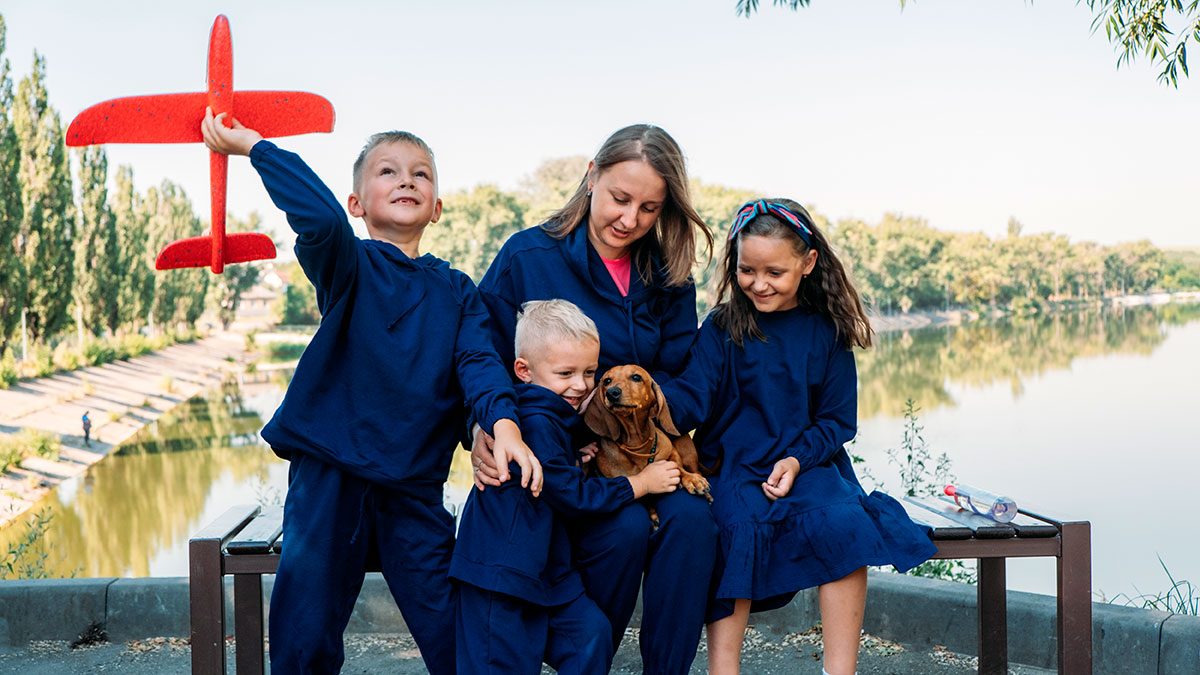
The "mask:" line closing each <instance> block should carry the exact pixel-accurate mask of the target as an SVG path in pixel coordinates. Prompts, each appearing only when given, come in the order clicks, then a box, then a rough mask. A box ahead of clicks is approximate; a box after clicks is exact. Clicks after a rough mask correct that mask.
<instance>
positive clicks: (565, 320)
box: [514, 300, 600, 359]
mask: <svg viewBox="0 0 1200 675" xmlns="http://www.w3.org/2000/svg"><path fill="white" fill-rule="evenodd" d="M565 340H572V341H574V342H577V343H579V342H596V343H599V342H600V331H598V330H596V322H594V321H592V320H591V319H590V318H588V315H587V314H584V313H583V311H582V310H580V309H579V307H577V306H575V304H574V303H571V302H568V301H566V300H530V301H529V302H526V303H524V304H522V305H521V311H520V312H518V313H517V329H516V337H515V339H514V342H515V343H516V344H515V347H516V355H517V356H519V357H521V358H526V359H528V358H530V356H531V352H540V351H542V350H544V349H545V348H546V346H547V345H548V344H550V343H551V342H560V341H565ZM535 358H536V356H535Z"/></svg>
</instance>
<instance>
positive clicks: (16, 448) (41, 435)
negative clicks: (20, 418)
mask: <svg viewBox="0 0 1200 675" xmlns="http://www.w3.org/2000/svg"><path fill="white" fill-rule="evenodd" d="M61 449H62V440H61V439H60V438H59V437H58V435H57V434H52V433H50V432H48V431H41V430H39V429H22V430H21V431H18V432H17V433H15V434H13V435H12V436H8V437H7V438H0V471H8V469H9V468H10V467H13V466H16V465H18V464H20V463H21V460H23V459H25V458H26V457H28V456H30V455H36V456H38V457H43V458H45V459H52V460H56V459H58V452H59V450H61Z"/></svg>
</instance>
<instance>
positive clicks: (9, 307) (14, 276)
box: [0, 16, 26, 386]
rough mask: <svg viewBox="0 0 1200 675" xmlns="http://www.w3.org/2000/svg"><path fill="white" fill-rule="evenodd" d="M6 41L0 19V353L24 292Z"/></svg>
mask: <svg viewBox="0 0 1200 675" xmlns="http://www.w3.org/2000/svg"><path fill="white" fill-rule="evenodd" d="M5 39H6V29H5V24H4V17H3V16H0V352H2V351H4V348H5V347H6V346H7V344H8V336H9V335H11V334H12V333H13V330H14V329H15V328H16V326H17V325H18V324H19V323H20V321H21V310H22V309H23V308H24V306H25V303H24V298H25V289H26V270H25V265H24V261H23V259H22V254H23V248H22V246H21V245H20V233H21V226H22V223H23V222H24V213H25V210H24V205H23V204H22V202H21V186H20V182H19V176H18V162H19V160H20V149H19V145H18V143H17V134H16V130H15V128H14V127H13V125H12V124H11V122H10V116H11V115H10V112H11V110H12V104H13V88H12V78H11V76H10V75H9V65H8V59H7V58H4V48H5ZM2 382H3V380H2V379H0V383H2ZM4 386H8V385H4Z"/></svg>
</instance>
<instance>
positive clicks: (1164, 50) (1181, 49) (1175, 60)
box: [737, 0, 1200, 88]
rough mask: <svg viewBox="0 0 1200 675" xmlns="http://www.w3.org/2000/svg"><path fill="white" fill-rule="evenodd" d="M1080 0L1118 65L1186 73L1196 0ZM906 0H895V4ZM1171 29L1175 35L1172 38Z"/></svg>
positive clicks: (1167, 78)
mask: <svg viewBox="0 0 1200 675" xmlns="http://www.w3.org/2000/svg"><path fill="white" fill-rule="evenodd" d="M810 1H811V0H774V3H773V4H775V5H776V6H783V7H787V8H789V9H792V10H795V9H798V8H800V7H808V5H809V2H810ZM1080 1H1081V0H1076V2H1080ZM1082 1H1083V2H1086V3H1087V6H1088V9H1090V10H1092V32H1093V33H1095V32H1097V31H1099V30H1100V29H1101V28H1103V29H1104V34H1105V36H1106V37H1107V38H1108V41H1109V42H1110V43H1112V44H1113V45H1115V46H1116V47H1117V51H1118V55H1117V67H1118V68H1119V67H1121V66H1122V65H1124V64H1126V63H1132V62H1133V61H1135V60H1136V59H1137V57H1139V56H1146V57H1148V58H1149V59H1150V60H1151V61H1152V62H1154V63H1158V64H1160V65H1161V66H1162V72H1160V73H1159V74H1158V81H1159V82H1162V83H1164V84H1170V85H1171V86H1173V87H1175V88H1178V87H1179V74H1180V73H1183V76H1184V77H1187V75H1188V67H1187V44H1188V42H1189V41H1192V40H1194V41H1196V42H1200V0H1082ZM905 3H906V0H900V9H904V5H905ZM756 11H758V0H737V13H738V14H740V15H742V16H745V17H746V18H749V17H750V15H751V14H753V13H754V12H756ZM1171 26H1175V28H1174V29H1173V30H1172V28H1171ZM1176 35H1178V36H1180V37H1179V38H1178V39H1174V36H1176Z"/></svg>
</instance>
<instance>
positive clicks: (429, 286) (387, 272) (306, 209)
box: [250, 141, 517, 500]
mask: <svg viewBox="0 0 1200 675" xmlns="http://www.w3.org/2000/svg"><path fill="white" fill-rule="evenodd" d="M250 161H251V163H252V165H253V166H254V168H255V169H256V170H257V171H258V173H259V176H260V177H261V178H262V181H263V185H264V186H265V187H266V189H267V192H268V193H269V194H270V196H271V200H272V201H274V202H275V205H276V206H278V207H279V208H280V209H281V210H282V211H284V212H285V213H286V214H287V219H288V223H289V224H290V225H291V227H292V229H293V230H295V231H296V257H297V258H298V259H299V261H300V265H301V267H303V268H304V273H305V275H307V276H308V279H309V280H310V281H311V282H312V283H313V286H314V287H316V294H317V305H318V307H319V308H320V310H321V325H320V327H319V328H318V329H317V333H316V335H314V336H313V339H312V342H311V343H310V344H309V345H308V347H307V348H306V349H305V350H304V354H303V355H302V356H301V357H300V363H299V364H298V365H297V366H296V372H295V375H294V376H293V377H292V382H291V384H290V385H289V386H288V390H287V394H286V395H285V397H284V399H283V403H282V404H281V405H280V406H279V409H278V410H276V411H275V415H274V417H272V418H271V421H270V422H268V423H267V425H266V427H264V428H263V430H262V437H263V439H265V440H266V441H267V443H269V444H270V445H271V447H272V448H273V449H274V450H275V452H276V453H278V454H279V455H280V456H282V457H287V456H288V455H289V454H290V453H293V452H301V453H305V454H308V455H312V456H313V457H316V458H317V459H319V460H321V461H322V462H325V463H328V464H331V465H333V466H335V467H337V468H339V469H341V470H343V471H346V472H348V473H351V474H354V475H356V476H359V477H361V478H365V479H367V480H369V481H373V482H375V483H379V484H381V485H385V486H387V487H392V488H402V489H406V490H408V491H410V492H413V493H414V494H418V495H421V496H424V497H426V498H428V499H431V500H433V499H440V495H441V489H442V484H443V483H444V482H445V481H446V477H447V475H448V474H449V471H450V460H451V456H452V454H453V450H454V448H455V446H456V445H457V444H458V441H459V434H460V433H461V429H462V426H463V424H464V415H465V413H467V412H470V413H471V414H472V416H473V417H474V419H476V420H479V421H480V423H481V426H482V427H483V429H484V430H485V431H488V432H489V433H490V432H491V431H492V425H493V424H494V423H495V422H496V420H498V419H501V418H508V419H512V420H516V419H517V415H516V397H515V395H514V394H513V390H512V387H511V381H510V379H509V376H508V373H507V371H506V369H505V368H504V366H503V365H502V364H501V362H500V359H499V358H498V357H497V356H496V352H495V350H494V349H493V348H492V340H491V331H490V328H489V326H488V315H487V308H486V307H485V306H484V304H483V302H482V301H481V300H480V298H479V292H478V290H477V289H476V288H475V285H474V284H473V283H472V282H471V280H470V278H469V277H467V276H466V275H465V274H463V273H462V272H459V271H457V270H454V269H451V268H450V265H449V264H447V263H446V262H445V261H443V260H440V259H438V258H436V257H434V256H432V255H424V256H421V257H420V258H417V259H416V260H413V259H412V258H409V257H408V256H407V255H405V254H404V252H403V251H401V250H400V249H399V248H398V247H396V246H394V245H393V244H390V243H387V242H382V241H375V240H370V239H368V240H362V239H359V238H358V237H356V236H354V232H353V231H352V230H351V228H350V222H349V221H348V220H347V219H346V214H345V212H344V211H343V210H342V206H341V204H340V203H339V202H338V200H337V199H336V198H335V197H334V196H333V193H332V192H330V191H329V188H327V187H326V186H325V184H324V183H322V182H321V180H320V178H318V177H317V176H316V174H314V173H313V172H312V170H311V169H310V168H309V167H308V165H306V164H305V163H304V161H303V160H301V159H300V157H299V156H297V155H295V154H293V153H291V152H287V151H284V150H281V149H279V148H277V147H276V146H275V145H274V144H272V143H270V142H268V141H260V142H259V143H257V144H256V145H255V146H254V148H253V149H252V150H251V152H250ZM464 400H465V401H466V404H467V409H466V410H464V406H463V402H464Z"/></svg>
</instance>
